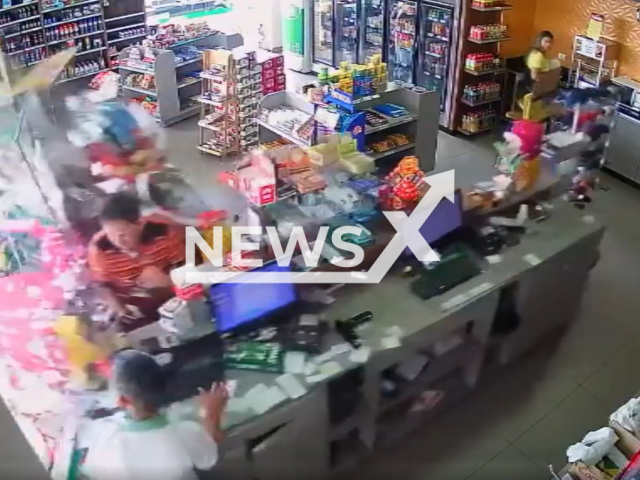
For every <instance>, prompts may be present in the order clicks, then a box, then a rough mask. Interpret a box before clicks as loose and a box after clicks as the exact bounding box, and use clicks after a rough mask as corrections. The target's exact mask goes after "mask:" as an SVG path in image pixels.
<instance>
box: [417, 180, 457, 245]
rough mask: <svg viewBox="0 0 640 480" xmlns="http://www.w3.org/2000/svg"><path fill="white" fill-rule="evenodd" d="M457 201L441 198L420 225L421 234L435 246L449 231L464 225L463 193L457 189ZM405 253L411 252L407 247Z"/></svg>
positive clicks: (455, 195) (455, 196)
mask: <svg viewBox="0 0 640 480" xmlns="http://www.w3.org/2000/svg"><path fill="white" fill-rule="evenodd" d="M454 198H455V203H451V202H450V201H449V200H447V199H446V198H443V199H442V200H440V203H438V206H436V208H435V209H434V210H433V212H432V213H431V215H429V218H427V220H426V221H425V222H424V223H423V224H422V226H421V227H420V230H419V231H420V234H421V235H422V237H423V238H424V239H425V240H426V241H427V243H428V244H429V245H430V246H432V247H433V243H435V242H437V241H438V240H440V239H441V238H443V237H445V236H446V235H448V234H449V233H451V232H453V231H455V230H457V229H458V228H460V227H462V193H461V192H460V190H456V191H455V194H454ZM405 253H411V250H410V249H409V248H408V247H407V248H406V249H405Z"/></svg>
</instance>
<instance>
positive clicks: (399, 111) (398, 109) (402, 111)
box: [373, 103, 409, 118]
mask: <svg viewBox="0 0 640 480" xmlns="http://www.w3.org/2000/svg"><path fill="white" fill-rule="evenodd" d="M373 110H375V111H377V112H379V113H381V114H383V115H385V116H387V117H391V118H399V117H404V116H406V115H409V111H408V110H407V109H406V108H404V107H402V106H400V105H397V104H395V103H381V104H380V105H376V106H375V107H373Z"/></svg>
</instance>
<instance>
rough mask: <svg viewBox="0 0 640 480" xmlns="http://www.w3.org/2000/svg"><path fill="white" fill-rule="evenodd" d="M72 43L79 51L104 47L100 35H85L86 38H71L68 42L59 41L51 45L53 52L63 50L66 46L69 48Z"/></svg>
mask: <svg viewBox="0 0 640 480" xmlns="http://www.w3.org/2000/svg"><path fill="white" fill-rule="evenodd" d="M70 43H73V44H74V45H75V47H76V48H77V49H78V52H86V51H88V50H95V49H97V48H102V47H103V46H104V41H103V40H102V38H100V37H94V38H91V37H84V38H76V39H74V40H69V42H66V44H62V43H58V44H56V45H52V46H50V47H49V49H50V50H51V52H52V53H57V52H58V51H62V50H64V49H65V48H68V47H69V45H68V44H70Z"/></svg>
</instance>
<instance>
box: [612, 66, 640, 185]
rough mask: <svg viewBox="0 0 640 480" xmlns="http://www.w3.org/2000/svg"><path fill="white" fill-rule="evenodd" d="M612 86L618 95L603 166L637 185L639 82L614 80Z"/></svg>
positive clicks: (639, 176) (639, 166)
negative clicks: (618, 91) (617, 90)
mask: <svg viewBox="0 0 640 480" xmlns="http://www.w3.org/2000/svg"><path fill="white" fill-rule="evenodd" d="M612 83H613V84H614V85H615V86H616V87H618V88H619V89H620V92H621V95H620V102H619V103H618V106H617V108H616V113H615V117H614V122H613V128H612V130H611V137H610V140H609V148H608V149H607V153H606V156H605V163H604V166H605V168H607V169H608V170H610V171H612V172H614V173H616V174H618V175H621V176H622V177H624V178H625V179H627V180H630V181H632V182H633V183H635V184H640V83H638V82H636V81H634V80H631V79H630V78H628V77H617V78H614V79H613V80H612Z"/></svg>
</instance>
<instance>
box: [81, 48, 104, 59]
mask: <svg viewBox="0 0 640 480" xmlns="http://www.w3.org/2000/svg"><path fill="white" fill-rule="evenodd" d="M106 49H107V47H100V48H92V49H91V50H85V51H82V52H78V53H76V57H81V56H83V55H89V54H91V53H96V52H102V51H103V50H106Z"/></svg>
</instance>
